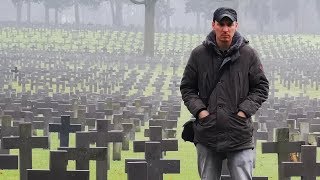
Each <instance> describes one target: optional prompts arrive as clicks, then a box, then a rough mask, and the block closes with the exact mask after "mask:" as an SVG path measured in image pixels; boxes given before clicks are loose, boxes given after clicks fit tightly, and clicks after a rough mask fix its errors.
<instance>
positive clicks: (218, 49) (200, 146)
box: [180, 8, 269, 180]
mask: <svg viewBox="0 0 320 180" xmlns="http://www.w3.org/2000/svg"><path fill="white" fill-rule="evenodd" d="M237 28H238V22H237V13H236V11H235V10H233V9H231V8H218V9H217V10H216V11H215V12H214V14H213V22H212V32H210V34H209V35H208V36H207V38H206V40H205V41H204V42H203V43H202V44H201V45H199V46H198V47H196V48H195V49H194V50H193V51H192V53H191V55H190V58H189V61H188V63H187V65H186V68H185V70H184V74H183V78H182V80H181V86H180V90H181V94H182V99H183V101H184V103H185V105H186V106H187V108H188V109H189V111H190V112H191V113H192V115H193V116H194V117H195V118H196V121H195V122H194V123H193V129H194V140H193V142H194V143H195V145H196V149H197V156H198V171H199V175H200V177H201V180H219V179H220V176H221V169H222V161H223V160H224V159H227V160H228V169H229V171H230V175H231V177H232V179H233V180H249V179H252V170H253V158H254V157H253V156H254V152H253V148H254V146H253V142H252V134H253V123H252V119H251V116H252V115H254V114H255V112H256V111H257V110H258V109H259V107H260V106H261V104H262V103H263V102H264V101H266V99H267V98H268V92H269V82H268V80H267V79H266V77H265V74H264V72H263V67H262V64H261V62H260V59H259V57H258V55H257V52H256V51H255V50H254V49H253V48H252V47H250V46H249V42H248V41H247V40H246V39H244V38H243V37H242V36H241V35H240V33H239V32H237Z"/></svg>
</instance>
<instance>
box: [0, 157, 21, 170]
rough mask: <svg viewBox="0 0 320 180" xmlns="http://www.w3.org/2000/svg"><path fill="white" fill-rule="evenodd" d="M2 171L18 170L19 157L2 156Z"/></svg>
mask: <svg viewBox="0 0 320 180" xmlns="http://www.w3.org/2000/svg"><path fill="white" fill-rule="evenodd" d="M0 169H18V156H13V155H1V154H0Z"/></svg>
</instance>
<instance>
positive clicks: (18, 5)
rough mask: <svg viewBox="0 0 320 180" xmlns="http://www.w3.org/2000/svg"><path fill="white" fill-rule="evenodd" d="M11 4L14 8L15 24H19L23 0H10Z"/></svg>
mask: <svg viewBox="0 0 320 180" xmlns="http://www.w3.org/2000/svg"><path fill="white" fill-rule="evenodd" d="M12 3H13V5H14V6H15V7H16V22H17V23H21V11H22V5H23V0H12Z"/></svg>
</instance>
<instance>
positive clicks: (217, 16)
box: [213, 7, 237, 22]
mask: <svg viewBox="0 0 320 180" xmlns="http://www.w3.org/2000/svg"><path fill="white" fill-rule="evenodd" d="M224 17H228V18H229V19H230V20H231V21H232V22H234V21H237V12H236V10H234V9H232V8H228V7H221V8H218V9H217V10H215V11H214V13H213V21H218V22H220V21H221V20H222V19H223V18H224Z"/></svg>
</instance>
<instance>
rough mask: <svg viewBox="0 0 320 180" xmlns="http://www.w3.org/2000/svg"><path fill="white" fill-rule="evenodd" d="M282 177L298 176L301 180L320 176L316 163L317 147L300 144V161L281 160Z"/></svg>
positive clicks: (312, 179) (309, 179)
mask: <svg viewBox="0 0 320 180" xmlns="http://www.w3.org/2000/svg"><path fill="white" fill-rule="evenodd" d="M280 168H281V172H282V174H283V176H284V177H291V176H300V177H301V179H303V180H316V177H318V176H320V163H317V147H316V146H310V145H302V146H301V162H282V163H281V166H280Z"/></svg>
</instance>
